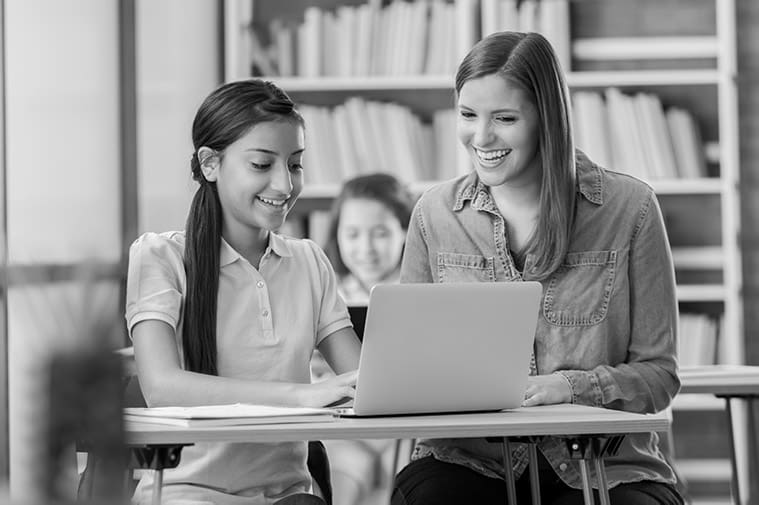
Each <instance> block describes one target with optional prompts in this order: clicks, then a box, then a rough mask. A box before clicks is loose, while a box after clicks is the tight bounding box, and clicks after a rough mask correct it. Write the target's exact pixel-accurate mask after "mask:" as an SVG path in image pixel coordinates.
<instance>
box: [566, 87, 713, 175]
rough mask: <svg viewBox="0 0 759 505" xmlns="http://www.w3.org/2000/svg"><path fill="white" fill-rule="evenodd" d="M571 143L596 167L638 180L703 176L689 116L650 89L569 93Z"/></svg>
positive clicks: (697, 135)
mask: <svg viewBox="0 0 759 505" xmlns="http://www.w3.org/2000/svg"><path fill="white" fill-rule="evenodd" d="M572 102H573V108H574V121H575V142H576V144H577V146H578V147H580V148H581V149H583V150H585V151H586V152H587V153H588V155H589V156H590V157H591V158H592V159H593V160H595V161H596V162H597V163H599V164H600V165H603V166H606V167H610V168H613V169H614V170H617V171H620V172H625V173H629V174H631V175H634V176H636V177H638V178H641V179H644V180H654V179H675V178H686V179H688V178H699V177H707V163H706V155H705V149H704V142H703V140H702V137H701V132H700V130H699V127H698V124H697V123H696V121H695V119H694V118H693V115H692V114H690V112H688V111H687V110H684V109H682V108H679V107H669V108H667V109H665V108H664V106H663V105H662V103H661V100H660V99H659V97H658V96H656V95H654V94H651V93H642V92H641V93H636V94H632V95H630V94H624V93H622V92H621V91H620V90H619V89H617V88H613V87H612V88H607V89H606V90H604V91H603V92H595V91H577V92H575V93H573V94H572Z"/></svg>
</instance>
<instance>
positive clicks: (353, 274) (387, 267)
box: [312, 173, 415, 505]
mask: <svg viewBox="0 0 759 505" xmlns="http://www.w3.org/2000/svg"><path fill="white" fill-rule="evenodd" d="M414 201H415V200H414V197H413V195H412V194H411V192H410V191H408V190H407V189H406V188H405V187H404V186H403V185H402V184H401V183H400V182H399V181H398V180H397V179H396V178H395V177H393V176H392V175H390V174H383V173H377V174H370V175H362V176H359V177H355V178H353V179H350V180H348V181H347V182H345V183H344V185H343V187H342V190H341V191H340V194H339V195H338V196H337V198H335V201H334V202H333V205H332V210H331V221H330V225H329V235H328V236H329V239H330V241H329V243H328V244H326V245H325V251H326V252H327V256H328V257H329V259H330V261H331V262H332V265H333V266H334V268H335V272H337V274H338V276H339V284H338V291H339V292H340V294H341V295H342V296H343V298H344V299H345V301H346V303H347V304H348V305H366V304H367V303H368V302H369V291H370V290H371V288H372V287H373V286H374V285H375V284H380V283H392V282H398V280H399V273H400V261H401V256H402V254H403V245H404V242H405V240H406V229H407V228H408V223H409V219H410V217H411V211H412V209H413V206H414ZM312 366H313V368H312V370H313V372H314V375H315V376H319V377H329V376H331V375H332V372H331V371H330V370H329V368H327V367H326V366H325V365H324V363H323V360H321V359H320V357H319V355H318V353H315V356H314V360H313V364H312ZM324 445H325V446H326V448H327V453H328V455H329V461H330V467H331V469H332V488H333V496H334V498H333V499H334V504H335V505H357V504H368V503H382V504H385V503H387V501H388V495H389V486H390V481H391V479H392V476H391V475H390V473H391V469H392V463H393V462H392V461H391V460H392V456H393V453H394V451H393V447H394V446H395V443H394V441H392V440H325V441H324Z"/></svg>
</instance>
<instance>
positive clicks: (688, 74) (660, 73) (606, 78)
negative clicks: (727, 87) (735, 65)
mask: <svg viewBox="0 0 759 505" xmlns="http://www.w3.org/2000/svg"><path fill="white" fill-rule="evenodd" d="M718 82H719V72H717V70H713V69H703V70H606V71H602V70H595V71H586V72H569V73H568V74H567V84H568V85H569V87H570V88H582V87H608V86H620V87H624V86H690V85H696V84H701V85H704V84H717V83H718Z"/></svg>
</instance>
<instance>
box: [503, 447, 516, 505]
mask: <svg viewBox="0 0 759 505" xmlns="http://www.w3.org/2000/svg"><path fill="white" fill-rule="evenodd" d="M501 451H502V453H503V473H504V476H505V477H506V498H507V499H506V503H508V504H509V505H517V483H516V480H515V479H514V465H513V464H512V462H511V444H510V443H509V439H508V437H503V442H502V443H501Z"/></svg>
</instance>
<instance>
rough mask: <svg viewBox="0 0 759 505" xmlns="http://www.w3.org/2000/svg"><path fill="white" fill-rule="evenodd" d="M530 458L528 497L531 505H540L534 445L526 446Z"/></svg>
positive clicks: (535, 446) (536, 454)
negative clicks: (530, 498)
mask: <svg viewBox="0 0 759 505" xmlns="http://www.w3.org/2000/svg"><path fill="white" fill-rule="evenodd" d="M527 450H528V455H529V457H530V496H531V497H532V505H540V478H539V477H538V447H537V445H536V444H534V443H530V444H529V445H528V446H527Z"/></svg>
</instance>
